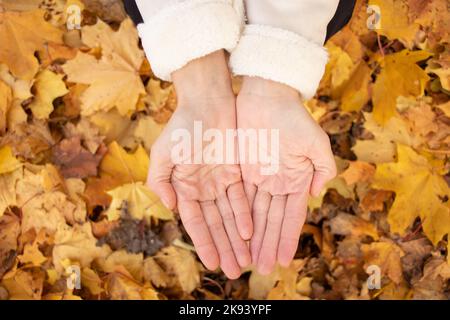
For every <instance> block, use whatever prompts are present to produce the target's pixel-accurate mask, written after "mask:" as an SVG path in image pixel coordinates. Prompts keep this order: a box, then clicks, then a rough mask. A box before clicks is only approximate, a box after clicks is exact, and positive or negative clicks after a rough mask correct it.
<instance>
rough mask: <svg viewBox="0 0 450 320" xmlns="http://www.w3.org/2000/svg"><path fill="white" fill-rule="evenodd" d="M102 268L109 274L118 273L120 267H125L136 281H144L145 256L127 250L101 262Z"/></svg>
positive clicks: (116, 252)
mask: <svg viewBox="0 0 450 320" xmlns="http://www.w3.org/2000/svg"><path fill="white" fill-rule="evenodd" d="M99 265H100V268H101V269H102V270H103V271H104V272H107V273H113V272H115V271H118V267H120V266H121V267H124V268H125V269H126V270H127V271H128V272H129V273H130V275H131V276H132V277H133V278H134V280H136V281H142V276H143V266H144V255H143V254H142V253H139V254H133V253H128V252H126V251H125V250H117V251H114V252H112V253H111V254H110V255H109V256H107V257H106V259H105V260H102V261H99Z"/></svg>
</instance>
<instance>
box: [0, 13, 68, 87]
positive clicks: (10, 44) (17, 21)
mask: <svg viewBox="0 0 450 320" xmlns="http://www.w3.org/2000/svg"><path fill="white" fill-rule="evenodd" d="M62 34H63V33H62V31H61V30H60V29H58V28H56V27H54V26H52V25H51V24H50V23H48V22H47V21H45V20H44V11H41V10H34V11H29V12H9V11H7V12H0V43H2V44H7V45H2V46H1V47H0V61H2V62H3V63H5V64H6V65H7V66H8V67H9V69H10V70H11V72H12V74H13V75H14V76H16V77H17V78H20V79H24V80H31V79H32V78H33V77H34V75H35V74H36V72H37V71H38V69H39V63H38V61H37V59H36V57H35V55H34V54H35V52H36V51H41V50H45V44H46V43H48V42H55V43H59V44H62Z"/></svg>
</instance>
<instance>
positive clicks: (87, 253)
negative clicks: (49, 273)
mask: <svg viewBox="0 0 450 320" xmlns="http://www.w3.org/2000/svg"><path fill="white" fill-rule="evenodd" d="M110 252H111V249H110V248H109V247H108V246H107V245H103V246H102V247H99V246H97V239H96V238H95V237H94V235H93V234H92V228H91V225H90V223H84V224H82V225H79V224H76V225H74V226H73V227H69V226H66V227H60V228H58V230H57V231H56V234H55V247H54V248H53V263H54V265H55V270H56V271H57V272H58V273H63V272H64V271H65V261H73V262H78V263H79V264H80V266H81V267H83V268H87V267H89V266H90V264H91V262H93V261H94V260H96V259H104V258H105V257H107V256H108V255H109V254H110Z"/></svg>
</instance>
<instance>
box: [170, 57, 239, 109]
mask: <svg viewBox="0 0 450 320" xmlns="http://www.w3.org/2000/svg"><path fill="white" fill-rule="evenodd" d="M172 80H173V83H174V87H175V90H176V93H177V97H178V99H179V101H181V102H182V101H186V100H191V99H196V100H198V99H215V98H234V94H233V90H232V87H231V75H230V71H229V69H228V63H227V58H226V55H225V52H224V50H219V51H215V52H213V53H211V54H208V55H206V56H204V57H202V58H198V59H195V60H193V61H191V62H189V63H188V64H187V65H186V66H184V67H183V68H181V69H179V70H177V71H175V72H173V73H172Z"/></svg>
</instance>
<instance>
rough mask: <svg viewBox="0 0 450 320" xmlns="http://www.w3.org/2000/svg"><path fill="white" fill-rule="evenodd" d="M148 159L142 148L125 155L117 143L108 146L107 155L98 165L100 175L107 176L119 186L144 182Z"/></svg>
mask: <svg viewBox="0 0 450 320" xmlns="http://www.w3.org/2000/svg"><path fill="white" fill-rule="evenodd" d="M148 165H149V157H148V155H147V152H146V151H145V149H144V148H143V147H142V146H139V147H138V148H137V149H136V151H135V152H134V153H127V152H126V151H125V150H124V149H123V148H122V147H121V146H120V145H119V144H118V143H117V142H115V141H114V142H112V143H111V144H110V145H109V146H108V153H107V154H106V155H105V156H104V158H103V160H102V162H101V163H100V174H101V175H109V176H111V177H112V178H114V180H116V181H118V182H120V183H121V184H124V183H130V182H138V181H141V182H144V181H145V180H146V179H147V171H148Z"/></svg>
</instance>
